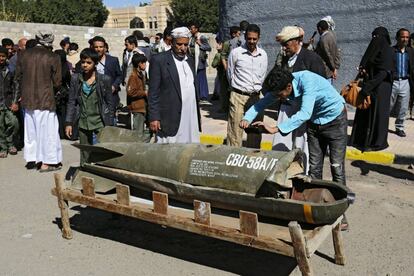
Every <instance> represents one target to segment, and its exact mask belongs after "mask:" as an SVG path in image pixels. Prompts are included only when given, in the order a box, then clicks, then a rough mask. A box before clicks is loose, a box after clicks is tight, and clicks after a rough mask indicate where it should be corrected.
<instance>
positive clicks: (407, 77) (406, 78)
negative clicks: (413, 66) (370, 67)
mask: <svg viewBox="0 0 414 276" xmlns="http://www.w3.org/2000/svg"><path fill="white" fill-rule="evenodd" d="M409 78H410V77H409V76H406V77H402V78H394V80H397V81H401V80H408V79H409Z"/></svg>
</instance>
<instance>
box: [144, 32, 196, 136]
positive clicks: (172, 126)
mask: <svg viewBox="0 0 414 276" xmlns="http://www.w3.org/2000/svg"><path fill="white" fill-rule="evenodd" d="M171 34H172V37H173V46H172V50H169V51H167V52H163V53H160V54H158V55H154V56H153V57H152V60H151V63H150V68H149V71H150V73H149V75H150V84H149V92H148V109H149V121H150V128H151V130H152V131H153V132H154V133H156V142H157V143H199V142H200V139H199V132H200V131H201V122H200V109H199V106H198V94H197V89H198V87H197V85H196V83H197V82H196V75H195V70H194V68H195V67H194V59H192V58H191V57H189V56H187V53H188V47H189V42H190V36H191V33H190V30H188V28H186V27H181V28H176V29H174V30H173V31H172V33H171Z"/></svg>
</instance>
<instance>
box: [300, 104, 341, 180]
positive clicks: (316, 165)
mask: <svg viewBox="0 0 414 276" xmlns="http://www.w3.org/2000/svg"><path fill="white" fill-rule="evenodd" d="M347 127H348V120H347V116H346V110H345V109H344V111H343V112H342V113H341V115H339V116H338V117H336V118H335V119H334V120H333V121H332V122H329V123H327V124H324V125H316V124H313V123H308V130H307V133H308V146H309V175H310V176H311V177H312V178H316V179H322V172H323V160H324V157H325V154H326V150H327V148H328V146H329V161H330V163H331V173H332V180H333V181H335V182H339V183H342V184H344V185H345V184H346V181H345V154H346V145H347V141H348V135H347Z"/></svg>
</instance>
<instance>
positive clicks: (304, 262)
mask: <svg viewBox="0 0 414 276" xmlns="http://www.w3.org/2000/svg"><path fill="white" fill-rule="evenodd" d="M289 232H290V235H291V237H292V245H293V251H294V252H295V257H296V261H297V262H298V266H299V269H300V271H301V272H302V275H304V276H310V275H312V274H313V273H312V269H311V266H310V262H309V258H308V257H307V255H306V243H305V237H304V236H303V232H302V228H301V227H300V225H299V224H298V223H297V221H291V222H289Z"/></svg>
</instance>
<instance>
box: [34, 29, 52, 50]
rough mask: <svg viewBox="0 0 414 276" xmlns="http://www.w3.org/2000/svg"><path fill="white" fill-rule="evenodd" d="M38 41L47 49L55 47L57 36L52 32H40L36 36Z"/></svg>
mask: <svg viewBox="0 0 414 276" xmlns="http://www.w3.org/2000/svg"><path fill="white" fill-rule="evenodd" d="M36 39H37V41H38V42H39V43H40V44H42V45H43V46H46V47H51V46H53V40H54V39H55V36H54V35H53V34H52V33H51V32H42V31H39V32H38V33H37V34H36Z"/></svg>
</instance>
